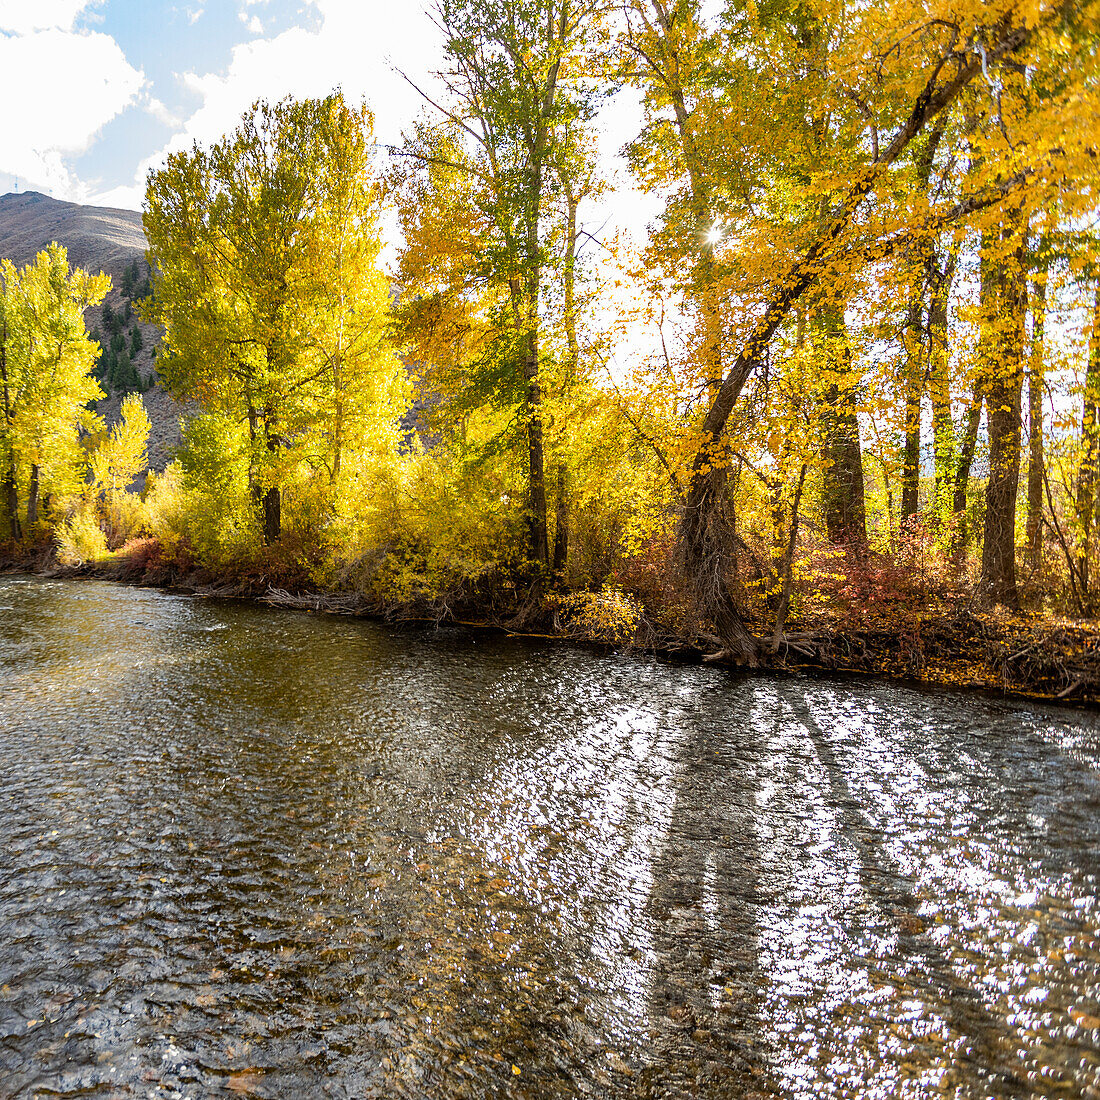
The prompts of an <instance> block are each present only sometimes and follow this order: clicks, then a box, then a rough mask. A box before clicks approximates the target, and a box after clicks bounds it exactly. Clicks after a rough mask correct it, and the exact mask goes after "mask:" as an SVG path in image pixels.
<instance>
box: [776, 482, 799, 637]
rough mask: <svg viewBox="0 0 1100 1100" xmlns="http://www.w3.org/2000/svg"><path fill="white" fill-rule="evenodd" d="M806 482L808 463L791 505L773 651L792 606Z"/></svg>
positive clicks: (781, 635) (781, 634)
mask: <svg viewBox="0 0 1100 1100" xmlns="http://www.w3.org/2000/svg"><path fill="white" fill-rule="evenodd" d="M805 484H806V463H803V464H802V469H801V471H800V472H799V475H798V487H797V488H796V489H795V491H794V503H793V504H792V505H791V533H790V537H789V538H788V540H787V552H786V554H785V555H784V558H783V589H782V591H781V592H780V594H779V606H778V608H776V612H775V630H773V631H772V644H771V651H772V653H777V652H778V651H779V642H780V639H781V638H782V637H783V626H784V624H785V623H786V621H787V611H788V609H789V608H790V606H791V584H792V578H793V575H794V572H793V568H792V567H793V564H794V548H795V545H796V544H797V542H798V509H799V505H800V504H801V503H802V487H803V486H804V485H805Z"/></svg>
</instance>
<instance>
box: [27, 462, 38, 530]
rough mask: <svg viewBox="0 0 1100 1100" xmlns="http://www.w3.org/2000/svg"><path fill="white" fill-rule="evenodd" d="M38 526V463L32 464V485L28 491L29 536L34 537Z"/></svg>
mask: <svg viewBox="0 0 1100 1100" xmlns="http://www.w3.org/2000/svg"><path fill="white" fill-rule="evenodd" d="M37 525H38V463H37V462H34V463H31V483H30V488H29V489H28V490H27V535H28V536H29V537H30V538H33V537H34V529H35V527H36V526H37Z"/></svg>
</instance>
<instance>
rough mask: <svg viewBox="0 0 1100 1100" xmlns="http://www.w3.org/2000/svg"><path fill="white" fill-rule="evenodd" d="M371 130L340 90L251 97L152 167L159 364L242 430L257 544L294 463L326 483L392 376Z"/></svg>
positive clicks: (177, 387)
mask: <svg viewBox="0 0 1100 1100" xmlns="http://www.w3.org/2000/svg"><path fill="white" fill-rule="evenodd" d="M371 125H372V122H371V118H370V115H369V113H368V112H367V110H366V108H365V107H359V108H353V107H351V106H349V105H348V104H346V103H345V101H344V99H343V96H342V95H341V94H340V93H334V94H332V95H330V96H328V97H326V98H324V99H307V100H294V99H284V100H281V101H279V102H278V103H274V104H272V103H267V102H262V101H261V102H257V103H256V104H255V105H253V107H252V108H251V109H250V110H249V111H248V112H247V113H246V114H245V115H244V117H243V119H242V120H241V123H240V125H239V126H238V128H237V129H236V131H234V133H233V134H231V135H229V136H228V137H226V138H224V139H223V140H222V141H220V142H218V143H216V144H215V145H214V146H212V147H211V148H210V149H204V148H201V147H199V146H198V145H197V144H196V145H195V146H194V147H193V148H192V149H191V150H190V151H188V152H183V153H175V154H173V155H171V156H170V157H169V158H168V163H167V164H166V166H165V167H164V168H162V169H159V170H157V171H154V172H151V173H150V176H149V182H148V187H147V190H146V206H145V212H144V215H143V222H144V226H145V233H146V237H147V238H148V241H149V258H150V264H151V267H152V270H153V299H152V302H151V304H149V305H147V306H146V307H145V316H146V317H147V319H149V320H151V321H155V322H157V323H160V324H162V325H164V327H165V338H164V343H165V348H166V354H165V355H164V356H163V357H162V358H161V359H160V360H159V361H158V369H159V371H160V373H161V375H162V377H163V378H164V380H165V383H166V385H167V386H168V388H169V389H170V390H172V391H173V392H174V393H175V394H176V395H177V396H179V397H181V398H184V399H191V400H196V401H198V402H199V404H200V405H201V406H202V407H203V409H204V410H205V411H206V412H208V413H209V414H211V415H212V416H214V417H215V418H216V419H219V422H220V423H222V424H223V425H227V426H231V425H237V426H239V427H241V428H242V429H244V430H246V431H247V464H246V465H247V474H246V477H247V485H248V491H249V493H250V495H251V497H252V499H253V501H254V503H255V507H256V510H257V512H259V513H261V514H262V532H263V538H264V541H265V542H266V543H268V544H270V543H273V542H275V541H276V540H277V539H278V538H279V536H280V533H281V528H282V488H283V486H284V484H285V483H286V480H287V478H288V477H289V476H290V470H291V468H293V467H295V466H297V465H298V464H300V463H301V462H302V461H306V460H310V459H312V460H314V461H316V462H318V463H323V464H324V465H326V466H327V469H328V473H329V478H330V479H331V480H333V481H335V480H336V479H338V478H339V476H340V473H341V469H342V466H343V463H344V456H345V452H346V448H347V445H348V440H349V438H350V439H355V438H357V437H361V436H362V434H363V429H364V423H365V421H369V419H370V417H371V415H372V414H373V413H376V412H377V408H376V406H375V405H374V404H373V403H372V400H371V395H372V394H373V395H375V396H377V393H378V391H379V389H381V390H384V389H385V388H386V386H385V384H384V383H382V384H380V378H379V375H381V374H385V376H386V381H387V382H393V378H394V363H393V358H392V355H390V353H389V351H388V348H387V346H386V342H385V339H384V326H385V321H386V314H387V293H386V288H385V283H384V280H383V278H382V276H381V274H380V273H379V271H378V269H377V262H376V261H377V255H378V249H379V240H378V231H377V219H378V209H379V193H378V188H377V182H376V180H375V178H374V176H373V174H372V171H371V164H370V130H371ZM225 445H228V443H226V444H225Z"/></svg>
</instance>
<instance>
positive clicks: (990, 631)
mask: <svg viewBox="0 0 1100 1100" xmlns="http://www.w3.org/2000/svg"><path fill="white" fill-rule="evenodd" d="M0 572H29V573H34V574H36V575H39V576H43V577H48V578H57V579H76V578H81V577H94V578H99V579H104V580H111V581H116V582H119V583H122V584H130V585H139V586H145V587H157V588H165V589H171V590H174V591H181V592H186V593H190V594H193V595H196V596H200V597H220V598H240V599H251V600H258V601H260V602H263V603H265V604H267V605H269V606H273V607H281V608H288V609H293V610H305V611H312V612H323V613H326V614H334V615H350V616H359V617H366V618H371V619H375V620H379V621H386V622H391V623H397V622H407V623H439V624H442V623H454V624H461V625H463V626H466V627H470V628H473V629H480V630H493V631H501V632H506V633H509V634H513V635H516V636H528V637H530V636H535V637H543V638H553V639H560V640H562V641H572V642H575V643H585V644H594V645H597V646H602V647H605V648H624V649H637V650H641V651H645V652H651V653H656V654H659V655H665V656H668V657H671V658H674V659H676V660H679V661H684V662H688V663H698V662H706V663H710V664H714V665H716V666H719V667H733V666H732V663H731V662H730V661H729V660H728V659H727V658H726V657H725V656H723V655H722V654H721V653H720V652H716V650H717V648H718V646H717V639H715V638H713V637H711V636H709V635H707V634H706V633H702V632H686V631H679V632H677V631H675V630H671V629H669V628H668V626H667V625H665V624H662V623H661V622H659V621H654V620H652V619H650V618H648V617H647V616H645V615H644V614H642V615H640V616H639V617H637V618H631V617H630V615H629V614H626V613H623V611H622V609H621V608H616V607H614V606H610V607H608V606H606V604H607V597H604V596H601V595H600V594H591V593H589V594H585V593H581V594H576V593H575V594H571V595H569V596H565V597H563V596H560V595H559V596H550V597H547V598H546V599H545V600H544V601H543V602H542V605H541V606H540V607H538V608H536V609H535V611H534V612H532V610H531V608H530V606H527V607H522V608H521V607H520V606H519V604H518V603H517V601H516V600H515V599H508V598H506V597H504V598H501V599H499V600H494V601H492V603H482V604H480V605H474V606H463V607H445V608H438V607H430V606H421V605H418V604H414V603H410V604H404V605H401V604H396V605H395V604H392V603H390V604H386V605H381V604H379V603H378V602H376V601H372V600H371V599H370V598H369V597H367V596H365V595H364V594H362V593H358V592H318V591H311V590H309V588H308V587H305V586H303V585H302V584H301V583H300V579H299V583H297V584H295V583H294V580H295V579H294V578H292V577H288V576H286V575H282V574H279V573H277V572H270V573H269V572H262V571H261V572H254V571H253V572H249V573H247V574H245V575H237V576H230V575H223V576H217V575H214V574H212V573H210V572H208V571H206V570H203V569H201V568H199V567H197V566H195V565H194V564H192V563H190V562H189V561H188V560H187V559H186V558H184V559H182V560H181V559H179V558H177V559H176V560H174V561H166V560H165V559H164V558H163V556H162V555H160V554H159V553H158V548H157V547H156V545H155V543H154V541H153V540H141V541H139V542H137V543H133V544H130V545H128V546H127V547H124V548H123V549H122V550H120V551H116V552H115V553H113V554H111V555H110V556H109V557H108V558H106V559H104V560H102V561H97V562H88V563H84V564H81V565H78V566H64V565H61V564H60V563H59V562H58V560H57V557H56V555H55V554H54V553H53V550H52V548H51V547H49V546H40V547H38V548H37V549H36V550H34V551H33V552H31V553H24V554H22V555H20V556H15V555H12V554H10V553H9V554H8V555H6V556H5V557H0ZM578 601H581V603H580V605H579V604H578ZM578 606H581V611H580V613H578V612H577V608H578ZM570 612H572V613H570ZM763 626H764V624H756V627H757V629H756V631H755V634H756V636H757V637H758V638H759V640H760V646H761V665H762V668H764V669H771V670H779V671H797V672H802V673H815V672H817V673H845V674H853V675H860V676H872V677H884V678H887V679H891V680H898V681H902V682H906V683H911V684H923V685H929V686H943V687H956V688H958V687H961V688H970V689H977V690H981V691H986V692H993V693H995V694H998V695H1003V696H1008V697H1015V698H1024V699H1039V700H1045V701H1049V702H1060V703H1063V704H1069V705H1073V706H1084V707H1094V706H1097V705H1098V704H1100V623H1097V622H1096V621H1074V620H1069V619H1056V618H1052V617H1049V616H1042V615H1037V614H1034V613H1020V614H1009V613H1007V612H1003V611H993V612H990V611H980V610H977V609H975V608H974V607H972V606H970V605H969V604H967V603H965V602H963V601H959V602H957V603H955V604H953V605H951V604H941V605H937V606H935V607H933V608H921V609H919V610H914V609H909V608H905V609H897V608H895V609H893V611H887V612H882V611H879V612H878V613H876V614H875V615H873V616H872V615H868V614H867V613H866V612H865V611H864V612H861V613H860V615H858V616H855V615H848V616H845V617H836V616H833V617H832V618H825V617H819V618H817V619H806V620H803V621H798V620H793V621H792V622H791V623H790V624H789V625H788V630H787V632H786V633H785V634H784V635H783V636H782V638H781V639H780V642H779V646H778V649H777V650H776V651H775V652H774V653H772V652H771V648H772V645H771V642H772V639H771V637H770V632H767V635H766V636H765V630H764V629H763Z"/></svg>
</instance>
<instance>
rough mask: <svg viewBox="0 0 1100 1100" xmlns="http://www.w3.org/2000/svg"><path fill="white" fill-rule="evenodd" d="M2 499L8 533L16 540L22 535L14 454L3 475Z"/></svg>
mask: <svg viewBox="0 0 1100 1100" xmlns="http://www.w3.org/2000/svg"><path fill="white" fill-rule="evenodd" d="M4 499H5V501H6V503H7V506H8V534H9V535H10V536H11V538H12V539H13V540H14V541H15V542H18V541H19V540H20V539H21V538H22V537H23V531H22V529H21V528H20V526H19V492H18V489H17V488H16V481H15V456H14V455H12V456H11V458H10V459H9V462H8V472H7V473H6V474H5V475H4Z"/></svg>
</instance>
